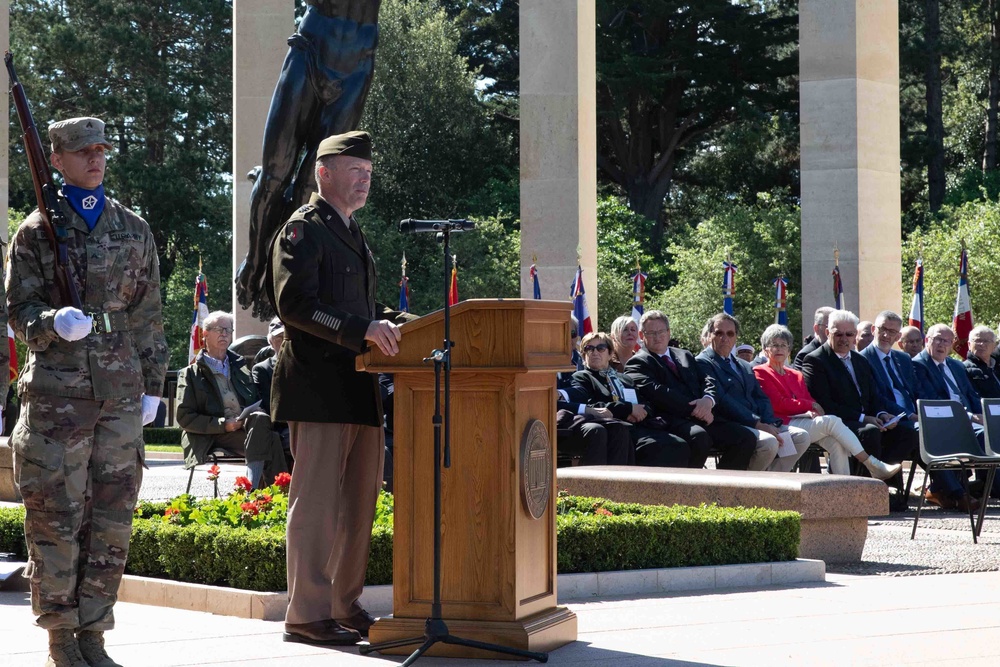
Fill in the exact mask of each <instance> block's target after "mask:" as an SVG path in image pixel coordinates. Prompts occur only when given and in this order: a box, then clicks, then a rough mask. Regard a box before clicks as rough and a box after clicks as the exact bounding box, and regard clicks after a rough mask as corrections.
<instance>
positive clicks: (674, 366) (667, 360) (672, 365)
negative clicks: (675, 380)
mask: <svg viewBox="0 0 1000 667" xmlns="http://www.w3.org/2000/svg"><path fill="white" fill-rule="evenodd" d="M661 359H663V363H665V364H666V365H667V368H669V369H670V370H672V371H673V372H674V375H676V376H677V377H680V376H681V374H680V373H679V372H678V371H677V364H675V363H674V360H673V359H671V358H670V353H669V352H667V353H666V354H665V355H663V356H662V357H661Z"/></svg>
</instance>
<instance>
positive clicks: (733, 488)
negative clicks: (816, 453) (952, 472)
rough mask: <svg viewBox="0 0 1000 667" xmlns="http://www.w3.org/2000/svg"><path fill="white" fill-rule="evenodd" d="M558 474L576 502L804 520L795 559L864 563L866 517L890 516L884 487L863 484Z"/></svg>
mask: <svg viewBox="0 0 1000 667" xmlns="http://www.w3.org/2000/svg"><path fill="white" fill-rule="evenodd" d="M556 474H557V477H558V483H559V488H560V489H565V490H566V491H568V492H569V493H571V494H573V495H576V496H596V497H598V498H607V499H608V500H615V501H618V502H629V503H642V504H644V505H694V506H697V505H700V504H702V503H716V504H718V505H720V506H722V507H737V506H742V507H765V508H767V509H773V510H793V511H795V512H798V513H799V514H801V515H802V532H801V540H800V543H799V557H800V558H815V559H818V560H823V561H826V562H828V563H850V562H857V561H859V560H861V552H862V551H863V550H864V546H865V538H866V537H867V536H868V517H870V516H883V515H886V514H888V513H889V490H888V487H887V486H886V485H885V484H884V483H883V482H880V481H877V480H874V479H869V478H867V477H853V476H847V475H815V474H807V473H781V472H747V471H744V470H691V469H687V468H644V467H637V466H577V467H574V468H559V469H558V470H557V473H556Z"/></svg>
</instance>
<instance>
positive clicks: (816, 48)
mask: <svg viewBox="0 0 1000 667" xmlns="http://www.w3.org/2000/svg"><path fill="white" fill-rule="evenodd" d="M898 34H899V17H898V9H897V0H799V80H800V84H799V85H800V100H801V149H802V158H801V159H802V286H801V289H802V323H803V332H804V333H807V332H809V331H811V329H812V312H813V311H814V310H815V309H816V308H818V307H819V306H826V305H833V288H832V279H831V277H830V272H831V271H832V270H833V249H834V245H835V244H836V245H838V246H839V248H840V270H841V274H842V276H843V280H844V287H845V290H844V296H845V298H846V305H847V308H848V309H849V310H851V311H853V312H855V313H857V315H858V316H859V317H861V319H868V320H871V319H874V317H875V315H876V314H877V313H878V312H879V311H880V310H883V309H886V308H891V309H893V310H896V311H898V310H899V309H900V308H901V304H902V294H901V283H900V281H901V277H900V276H901V274H900V198H899V197H900V195H899V193H900V176H899V44H898ZM792 289H795V287H794V286H793V287H792Z"/></svg>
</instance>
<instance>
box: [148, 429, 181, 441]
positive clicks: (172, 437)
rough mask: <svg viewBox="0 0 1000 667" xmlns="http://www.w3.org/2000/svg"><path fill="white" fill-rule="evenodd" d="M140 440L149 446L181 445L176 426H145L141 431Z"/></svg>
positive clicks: (179, 431) (179, 433)
mask: <svg viewBox="0 0 1000 667" xmlns="http://www.w3.org/2000/svg"><path fill="white" fill-rule="evenodd" d="M142 440H143V442H145V443H147V444H150V445H179V444H181V430H180V429H179V428H177V427H176V426H167V427H164V428H152V427H149V426H146V427H144V428H143V429H142Z"/></svg>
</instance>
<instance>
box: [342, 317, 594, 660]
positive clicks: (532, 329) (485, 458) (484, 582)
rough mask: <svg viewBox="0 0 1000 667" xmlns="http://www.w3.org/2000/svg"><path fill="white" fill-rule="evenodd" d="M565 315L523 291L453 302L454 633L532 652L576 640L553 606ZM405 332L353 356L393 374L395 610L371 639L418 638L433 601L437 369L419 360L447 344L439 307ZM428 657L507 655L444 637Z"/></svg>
mask: <svg viewBox="0 0 1000 667" xmlns="http://www.w3.org/2000/svg"><path fill="white" fill-rule="evenodd" d="M570 312H571V304H570V303H569V302H563V301H535V300H525V299H500V300H493V299H475V300H470V301H463V302H461V303H459V304H458V305H456V306H455V307H453V308H452V310H451V339H452V341H453V343H454V347H453V349H452V364H451V365H452V371H451V467H450V468H445V469H442V490H441V494H442V495H441V498H442V501H441V505H442V515H441V564H442V567H441V601H442V616H443V617H444V619H445V621H446V622H447V624H448V628H449V630H450V631H451V632H452V633H453V634H455V635H458V636H460V637H465V638H468V639H475V640H479V641H484V642H490V643H495V644H503V645H505V646H513V647H516V648H521V649H526V650H531V651H550V650H553V649H555V648H557V647H559V646H563V645H564V644H567V643H569V642H572V641H575V640H576V615H575V614H574V613H573V612H571V611H569V610H568V609H566V608H565V607H559V606H557V604H556V521H555V499H556V471H555V437H556V421H555V413H556V407H555V406H556V372H557V371H563V370H569V369H570V368H569V366H568V364H567V360H568V359H569V358H570V355H571V348H570V336H569V331H570V326H571V325H570V319H569V317H570ZM400 330H401V333H402V335H403V337H402V341H401V343H400V352H399V354H398V355H396V356H395V357H386V356H385V355H383V354H382V353H381V352H380V351H379V350H378V349H377V348H375V349H374V350H371V351H369V352H367V353H365V354H364V355H363V356H361V357H359V358H358V368H359V369H363V370H367V371H370V372H373V373H376V372H387V373H393V374H394V375H395V399H394V401H395V403H394V411H395V424H394V438H393V442H394V445H393V446H394V450H393V457H394V460H395V472H394V475H393V484H394V487H395V488H394V490H395V518H394V533H393V549H394V552H393V614H392V616H387V617H385V618H382V619H381V620H379V621H378V622H377V623H376V624H375V625H374V626H372V628H371V631H370V639H371V642H372V643H373V644H374V643H377V642H382V641H388V640H392V639H403V638H406V637H419V636H420V635H422V634H423V632H424V621H425V620H426V619H427V618H428V617H429V616H430V614H431V600H432V598H433V540H434V514H433V512H434V429H433V424H432V422H431V418H432V416H433V415H434V372H433V364H431V363H425V362H424V361H423V359H424V358H425V357H429V356H430V355H431V351H432V350H435V349H439V348H441V347H442V343H443V340H444V312H443V311H437V312H434V313H431V314H430V315H427V316H425V317H422V318H420V319H419V320H414V321H412V322H407V323H406V324H404V325H402V327H400ZM442 409H443V408H442ZM442 446H443V443H442ZM533 515H534V516H533ZM535 517H537V518H535ZM417 646H418V644H417V645H413V646H407V647H401V648H397V649H389V650H387V651H385V652H386V653H390V654H396V655H402V654H409V653H411V652H412V651H413V650H414V649H415V648H416V647H417ZM427 655H441V656H453V657H469V658H473V657H475V658H505V657H509V656H503V655H500V654H497V653H492V652H484V651H481V650H476V649H469V648H466V647H462V646H455V645H451V644H444V643H437V644H435V645H434V646H433V648H431V650H430V651H428V653H427Z"/></svg>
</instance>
